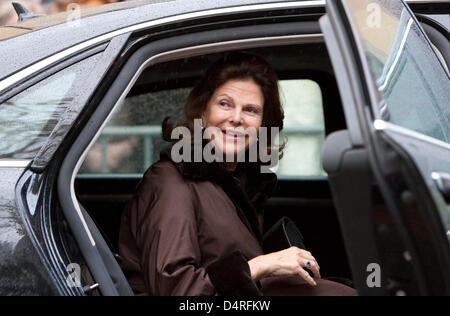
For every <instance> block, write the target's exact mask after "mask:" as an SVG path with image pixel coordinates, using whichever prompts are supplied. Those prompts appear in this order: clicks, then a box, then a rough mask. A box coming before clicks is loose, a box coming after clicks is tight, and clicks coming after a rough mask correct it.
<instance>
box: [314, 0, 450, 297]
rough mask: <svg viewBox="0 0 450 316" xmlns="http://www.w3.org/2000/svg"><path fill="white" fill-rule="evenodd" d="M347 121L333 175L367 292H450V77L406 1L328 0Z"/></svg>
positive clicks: (337, 137)
mask: <svg viewBox="0 0 450 316" xmlns="http://www.w3.org/2000/svg"><path fill="white" fill-rule="evenodd" d="M320 25H321V28H322V31H323V33H324V36H325V41H326V44H327V49H328V52H329V54H330V57H331V59H332V63H333V67H334V70H335V73H336V78H337V80H338V85H339V90H340V93H341V98H342V102H343V105H344V112H345V116H346V121H347V126H348V128H347V130H344V131H339V132H335V133H333V134H331V135H329V137H328V138H327V141H326V144H325V148H324V152H323V166H324V169H325V170H326V171H327V173H328V175H329V180H330V185H331V189H332V192H333V199H334V201H335V204H336V207H337V210H338V216H339V220H340V223H341V226H342V230H343V234H344V240H345V244H346V248H347V253H348V256H349V261H350V265H351V269H352V274H353V278H354V281H355V285H356V287H357V290H358V293H359V294H360V295H450V247H449V239H448V237H449V234H450V205H449V202H450V198H449V194H450V78H449V73H448V70H447V68H446V67H445V66H444V61H443V60H442V59H440V58H441V57H440V54H439V53H438V52H436V51H435V48H433V46H432V45H431V44H430V41H429V40H428V38H427V37H426V35H425V33H424V31H423V29H422V28H421V26H420V25H419V23H418V22H417V20H416V18H415V17H414V15H413V14H412V12H411V11H410V9H409V8H408V6H407V5H406V4H405V3H404V2H403V1H401V0H391V1H381V0H380V1H378V0H333V1H327V14H326V15H325V16H324V17H322V18H321V21H320Z"/></svg>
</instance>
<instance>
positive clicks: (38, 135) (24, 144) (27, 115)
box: [0, 55, 98, 159]
mask: <svg viewBox="0 0 450 316" xmlns="http://www.w3.org/2000/svg"><path fill="white" fill-rule="evenodd" d="M97 59H98V57H97V55H95V56H92V57H89V58H87V59H85V60H83V61H81V62H78V63H76V64H74V65H72V66H69V67H67V68H65V69H64V70H61V71H59V72H58V73H56V74H54V75H52V76H50V77H48V78H46V79H44V80H42V81H40V82H38V83H37V84H35V85H33V86H31V87H29V88H28V89H26V90H24V91H23V92H21V93H19V94H17V95H16V96H14V97H12V98H10V99H8V100H7V101H5V102H4V103H2V104H0V139H1V141H0V159H32V158H33V157H34V156H35V154H36V153H37V152H38V151H39V149H40V148H41V147H42V145H43V144H44V143H45V141H46V140H47V137H48V136H49V135H50V133H51V132H52V131H53V128H54V127H55V126H56V124H57V122H58V119H59V118H60V117H61V114H62V113H63V112H64V111H65V110H66V109H67V106H68V105H69V104H70V103H71V102H72V100H73V99H74V97H75V94H76V91H74V90H72V89H71V88H72V86H73V85H74V83H75V82H76V81H79V80H82V78H83V77H84V76H87V74H88V73H89V69H91V68H92V65H93V64H94V63H95V62H96V61H97Z"/></svg>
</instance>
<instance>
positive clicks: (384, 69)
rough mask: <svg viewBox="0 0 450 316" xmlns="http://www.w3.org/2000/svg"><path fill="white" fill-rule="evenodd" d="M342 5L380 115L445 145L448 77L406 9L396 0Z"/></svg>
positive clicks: (449, 137)
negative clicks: (374, 87) (377, 98)
mask: <svg viewBox="0 0 450 316" xmlns="http://www.w3.org/2000/svg"><path fill="white" fill-rule="evenodd" d="M344 3H345V4H346V5H347V6H348V9H349V13H350V15H351V16H352V21H353V22H354V26H355V28H356V31H357V33H358V35H359V37H360V39H361V41H362V44H363V49H364V52H365V55H366V57H367V59H368V61H369V65H370V67H371V70H372V73H373V75H374V77H375V79H376V84H377V87H378V91H379V92H380V94H381V96H382V98H383V99H384V100H383V101H381V102H380V104H379V107H378V109H376V111H377V112H378V114H379V116H380V117H379V118H381V119H383V120H385V121H389V122H391V123H394V124H396V125H399V126H402V127H405V128H408V129H410V130H413V131H416V132H419V133H422V134H425V135H427V136H430V137H433V138H435V139H438V140H441V141H444V142H447V143H450V107H449V100H450V81H449V75H448V73H447V71H446V69H445V67H444V66H443V64H442V63H441V61H440V60H439V58H438V56H437V55H436V53H435V51H434V50H433V48H432V46H431V45H430V44H429V42H428V41H427V40H426V38H425V36H424V34H423V33H422V31H421V29H420V28H419V27H418V26H417V25H416V23H413V19H412V18H411V16H410V15H409V13H408V11H407V9H406V7H404V5H403V4H402V3H401V2H400V1H392V2H378V1H377V2H374V3H372V5H371V4H370V1H368V0H363V1H361V0H345V1H344ZM369 6H371V7H370V8H371V9H370V10H369V11H368V7H369ZM374 14H377V16H378V18H377V19H375V18H374V17H373V16H372V15H374ZM379 34H383V36H382V37H380V36H379Z"/></svg>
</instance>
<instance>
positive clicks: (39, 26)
mask: <svg viewBox="0 0 450 316" xmlns="http://www.w3.org/2000/svg"><path fill="white" fill-rule="evenodd" d="M288 2H291V3H294V1H292V0H227V1H223V0H132V1H124V2H118V3H111V4H105V5H101V6H97V7H88V8H82V9H81V10H80V13H79V17H80V19H79V20H77V22H79V23H67V22H70V21H72V20H73V17H74V16H76V15H75V12H74V11H68V12H60V13H57V14H52V15H49V16H43V17H36V18H33V19H30V20H27V21H24V22H20V23H16V24H12V25H9V26H3V27H0V81H1V80H3V79H4V78H6V77H8V76H10V75H11V74H13V73H15V72H17V71H19V70H21V69H24V68H26V67H28V66H29V65H32V64H34V63H35V62H37V61H39V60H42V59H44V58H45V57H48V56H51V55H53V54H55V53H57V52H60V51H62V50H64V49H66V48H68V47H71V46H73V45H75V44H78V43H82V42H85V41H87V40H89V39H92V38H95V37H98V36H100V35H102V34H106V33H110V32H113V31H115V30H118V29H123V28H125V27H129V26H131V25H135V24H140V23H144V22H147V21H151V20H157V19H161V18H165V17H169V16H176V15H180V14H185V13H191V12H198V11H205V10H213V9H220V8H227V7H236V6H250V5H264V4H270V3H272V4H273V3H286V4H287V3H288ZM301 2H305V3H306V2H307V3H309V4H311V5H317V6H320V7H323V6H324V4H325V1H324V0H302V1H301ZM408 2H436V0H434V1H423V0H420V1H417V0H413V1H411V0H410V1H408ZM295 3H297V4H298V3H299V1H296V2H295ZM17 56H20V58H17Z"/></svg>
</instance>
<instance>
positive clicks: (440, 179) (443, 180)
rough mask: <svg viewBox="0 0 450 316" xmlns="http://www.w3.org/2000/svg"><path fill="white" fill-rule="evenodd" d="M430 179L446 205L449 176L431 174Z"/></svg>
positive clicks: (449, 190) (448, 193)
mask: <svg viewBox="0 0 450 316" xmlns="http://www.w3.org/2000/svg"><path fill="white" fill-rule="evenodd" d="M431 178H433V180H434V183H435V184H436V186H437V187H438V189H439V191H440V192H441V193H442V195H443V196H444V199H445V200H446V201H447V203H450V174H449V173H445V172H432V173H431Z"/></svg>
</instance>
